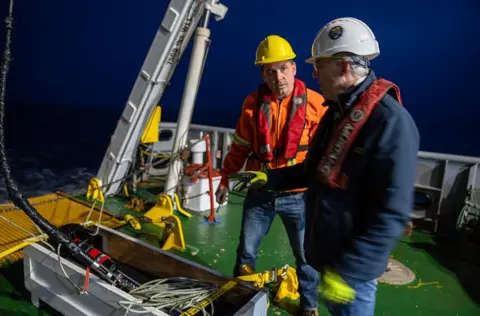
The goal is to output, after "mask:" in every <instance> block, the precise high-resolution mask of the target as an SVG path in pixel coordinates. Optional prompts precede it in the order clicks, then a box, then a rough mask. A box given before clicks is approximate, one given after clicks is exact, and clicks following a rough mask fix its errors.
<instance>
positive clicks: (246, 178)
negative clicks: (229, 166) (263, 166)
mask: <svg viewBox="0 0 480 316" xmlns="http://www.w3.org/2000/svg"><path fill="white" fill-rule="evenodd" d="M228 180H230V181H239V182H241V183H243V184H244V185H245V186H246V187H247V188H252V189H260V188H263V187H264V186H265V185H266V184H267V181H268V178H267V174H266V173H264V172H260V171H241V172H237V173H233V174H231V175H230V176H229V177H228Z"/></svg>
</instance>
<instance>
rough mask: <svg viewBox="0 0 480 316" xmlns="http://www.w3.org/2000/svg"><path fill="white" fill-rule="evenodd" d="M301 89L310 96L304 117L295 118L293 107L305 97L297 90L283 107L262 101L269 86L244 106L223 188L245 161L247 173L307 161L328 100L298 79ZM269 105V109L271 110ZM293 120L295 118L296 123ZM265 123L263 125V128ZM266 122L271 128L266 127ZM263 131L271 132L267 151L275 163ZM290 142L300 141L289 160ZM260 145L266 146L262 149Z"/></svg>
mask: <svg viewBox="0 0 480 316" xmlns="http://www.w3.org/2000/svg"><path fill="white" fill-rule="evenodd" d="M297 85H300V86H301V87H303V90H300V91H303V93H304V92H306V100H304V101H306V102H304V103H305V107H304V109H303V112H301V114H302V115H297V116H295V115H293V114H294V113H295V111H292V106H297V107H298V105H299V103H300V102H299V101H298V100H299V99H301V97H299V96H297V95H295V93H296V92H297V93H302V92H298V91H297V89H296V88H294V91H293V92H292V93H291V94H290V95H289V96H288V97H285V98H284V99H283V100H282V101H281V102H280V104H279V102H278V100H277V99H276V98H275V97H272V98H264V99H268V103H265V102H264V101H265V100H264V99H262V100H259V99H260V98H262V96H264V94H263V93H262V87H266V85H262V86H261V87H260V89H259V90H258V91H255V92H253V93H251V94H250V95H248V96H247V98H246V99H245V101H244V102H243V106H242V113H241V116H240V119H239V120H238V123H237V127H236V129H235V134H234V135H233V141H232V144H231V147H230V150H229V152H228V154H227V155H226V157H225V161H224V163H223V168H222V170H221V171H220V173H221V175H222V179H221V182H220V185H223V186H227V185H228V176H229V175H230V174H232V173H235V172H238V171H240V170H241V169H242V167H243V165H244V163H245V160H247V164H246V166H245V170H246V171H260V170H264V169H268V168H270V169H275V168H281V167H285V166H289V165H294V164H297V163H300V162H302V161H303V160H304V159H305V156H306V154H307V149H308V144H309V143H310V140H311V139H312V137H313V135H314V133H315V130H316V128H317V126H318V123H319V122H320V119H321V118H322V117H323V115H324V113H325V112H326V110H327V107H325V106H323V105H322V104H323V103H324V102H325V99H324V98H323V97H322V96H321V95H320V94H319V93H317V92H315V91H313V90H310V89H307V88H305V84H304V83H303V82H302V81H300V80H298V79H296V84H295V86H297ZM267 89H268V88H267ZM302 96H304V94H303V95H302ZM292 101H294V102H292ZM294 103H295V104H294ZM265 105H267V106H268V108H267V109H266V108H265ZM297 114H298V113H297ZM267 116H268V117H267ZM292 116H293V117H295V118H294V119H292ZM300 118H301V121H300ZM261 121H263V124H262V122H261ZM294 121H295V122H294ZM266 122H268V123H269V124H265V123H266ZM294 124H295V125H297V127H296V129H295V128H292V125H294ZM299 124H301V125H303V126H304V127H303V130H302V129H300V130H299V129H298V125H299ZM262 129H263V130H264V131H266V130H267V129H268V131H269V135H268V138H269V144H268V146H266V147H267V148H269V149H271V150H270V152H271V153H273V159H272V155H271V154H270V156H269V157H270V160H269V161H266V160H265V157H266V155H265V154H264V152H265V150H264V147H265V137H263V138H262V136H265V135H264V134H266V133H262V132H261V130H262ZM296 134H298V135H296ZM292 135H293V136H292ZM298 138H299V141H300V142H299V143H298ZM287 139H290V140H291V142H292V141H293V142H295V141H296V143H295V146H298V147H296V148H297V151H296V153H295V154H294V156H293V157H288V158H285V155H287V156H292V155H291V153H292V150H291V148H292V146H291V145H290V146H286V145H287V144H286V142H287ZM259 142H262V144H261V146H260V145H259ZM297 144H298V145H297ZM286 147H287V148H290V149H288V151H289V153H290V154H288V153H286V152H285V148H286ZM267 156H268V155H267ZM267 158H268V157H267ZM302 190H303V189H302Z"/></svg>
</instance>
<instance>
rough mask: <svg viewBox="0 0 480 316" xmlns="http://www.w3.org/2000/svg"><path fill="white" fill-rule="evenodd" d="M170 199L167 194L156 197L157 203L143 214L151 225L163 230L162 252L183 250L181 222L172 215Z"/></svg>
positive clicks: (183, 241) (183, 240)
mask: <svg viewBox="0 0 480 316" xmlns="http://www.w3.org/2000/svg"><path fill="white" fill-rule="evenodd" d="M173 211H174V208H173V203H172V198H171V197H170V196H169V195H167V194H162V195H159V196H158V197H157V203H156V204H155V205H154V206H153V207H152V208H151V209H150V210H149V211H148V212H146V213H145V214H144V217H145V218H146V219H148V220H150V221H151V222H152V224H154V225H157V226H159V227H160V228H163V235H162V240H161V248H162V249H163V250H169V249H172V248H174V249H177V250H181V251H183V250H185V239H184V236H183V228H182V222H181V221H180V219H179V218H178V217H177V216H175V215H174V214H173Z"/></svg>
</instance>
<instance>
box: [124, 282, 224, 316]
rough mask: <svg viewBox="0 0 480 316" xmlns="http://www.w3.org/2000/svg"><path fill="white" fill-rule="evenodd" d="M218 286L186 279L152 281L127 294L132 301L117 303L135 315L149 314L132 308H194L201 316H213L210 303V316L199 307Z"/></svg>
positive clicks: (144, 310) (143, 310)
mask: <svg viewBox="0 0 480 316" xmlns="http://www.w3.org/2000/svg"><path fill="white" fill-rule="evenodd" d="M217 290H218V286H217V285H215V284H212V283H207V282H202V281H198V280H193V279H187V278H180V277H177V278H167V279H158V280H153V281H150V282H147V283H144V284H142V285H141V286H139V287H138V288H136V289H134V290H132V291H130V292H129V294H130V295H132V296H134V297H135V300H132V301H119V302H118V303H119V304H120V306H122V307H123V308H124V309H126V312H125V315H127V314H128V313H129V312H132V313H135V314H145V313H150V311H148V310H146V309H143V308H142V309H132V307H134V306H139V307H153V308H156V309H166V310H169V311H171V310H184V309H187V308H190V307H196V308H198V309H200V310H202V312H203V315H213V304H211V303H212V302H211V301H210V306H211V314H209V313H207V311H206V310H205V309H204V308H203V306H201V304H200V302H201V301H202V300H205V299H206V300H208V297H210V296H211V295H212V294H213V293H214V292H216V291H217Z"/></svg>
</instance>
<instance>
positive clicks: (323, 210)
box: [267, 71, 419, 280]
mask: <svg viewBox="0 0 480 316" xmlns="http://www.w3.org/2000/svg"><path fill="white" fill-rule="evenodd" d="M374 79H375V74H374V73H373V71H372V72H370V74H369V75H368V77H367V78H366V79H365V81H364V82H363V83H361V84H360V85H359V86H358V87H356V88H355V90H354V91H350V92H349V93H346V94H344V95H342V96H341V98H340V102H339V103H335V104H332V103H331V104H330V105H328V106H329V109H328V111H327V112H326V114H325V116H324V117H323V119H322V120H327V121H325V122H326V124H325V126H323V127H322V128H319V129H317V132H316V135H315V137H314V139H313V141H312V144H310V149H309V152H308V156H307V159H306V160H305V162H303V163H301V164H297V165H295V166H293V167H286V168H281V169H276V170H270V171H269V172H268V178H269V181H268V183H267V189H273V190H288V189H293V188H299V187H308V193H307V200H306V203H307V204H306V228H305V246H304V247H305V256H306V258H307V262H308V264H310V265H311V266H312V267H313V268H315V269H316V270H318V271H321V270H322V269H323V268H324V267H325V266H330V267H333V268H334V269H336V270H337V271H338V272H339V273H340V274H342V275H346V276H350V277H353V278H358V279H362V280H372V279H375V278H377V277H379V276H380V275H382V274H383V273H384V272H385V269H386V266H387V263H388V259H389V256H390V253H391V251H392V250H393V248H394V246H395V244H396V240H397V238H399V237H400V236H401V235H402V233H403V231H404V229H405V227H406V225H407V223H408V221H409V220H410V215H411V212H412V209H413V203H414V201H413V196H414V182H415V169H416V162H417V151H418V149H419V134H418V130H417V127H416V125H415V122H414V121H413V119H412V117H411V116H410V114H409V113H408V112H407V110H406V109H405V108H404V107H403V106H401V105H400V104H399V103H398V102H397V100H396V99H395V98H394V97H393V96H392V95H394V93H392V94H387V95H386V96H385V97H384V98H383V99H382V100H381V101H380V103H378V104H377V106H376V108H375V109H374V110H373V112H372V113H371V115H370V117H369V118H368V120H367V122H366V123H365V125H364V126H363V128H362V129H361V131H360V133H359V134H358V135H357V138H356V140H355V141H354V143H353V144H352V146H351V147H350V152H349V153H348V154H347V156H346V158H345V160H344V162H343V167H342V168H343V171H344V172H345V174H346V175H347V177H348V179H349V186H348V189H347V190H340V189H333V188H331V187H329V186H327V185H323V184H321V183H320V182H319V180H318V178H317V177H316V168H317V165H318V162H319V159H320V156H321V154H322V153H323V152H324V150H325V149H326V146H327V145H328V142H329V140H330V137H331V132H332V130H333V128H334V127H335V126H336V125H337V124H338V123H339V121H341V119H342V118H343V117H344V116H345V115H348V111H349V109H350V108H351V106H352V105H354V104H355V102H357V101H358V97H359V95H360V94H361V93H362V92H363V91H365V89H366V88H367V87H368V86H370V84H371V83H372V82H373V80H374ZM392 92H393V90H392ZM322 123H323V122H322Z"/></svg>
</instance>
